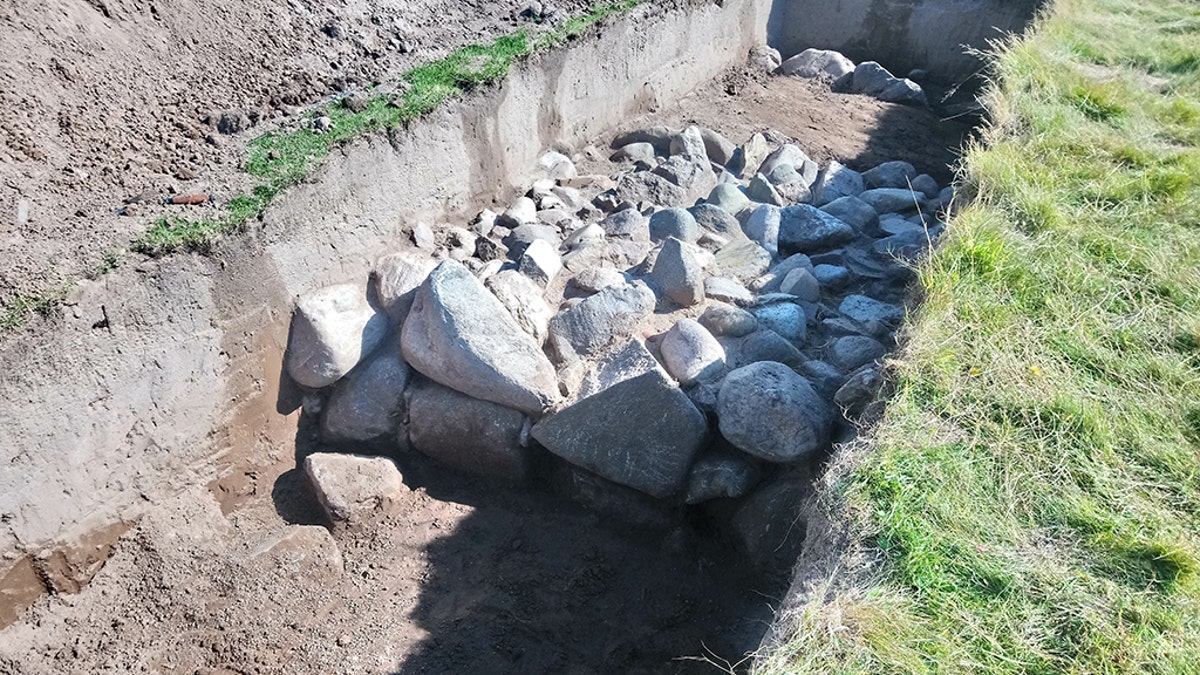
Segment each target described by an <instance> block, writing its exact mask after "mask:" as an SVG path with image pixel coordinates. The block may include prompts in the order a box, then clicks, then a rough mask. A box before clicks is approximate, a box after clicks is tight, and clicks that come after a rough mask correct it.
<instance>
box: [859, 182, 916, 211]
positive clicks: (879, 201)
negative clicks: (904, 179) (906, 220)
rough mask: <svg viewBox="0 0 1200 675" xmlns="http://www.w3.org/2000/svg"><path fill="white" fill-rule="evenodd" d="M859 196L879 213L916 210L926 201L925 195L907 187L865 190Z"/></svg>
mask: <svg viewBox="0 0 1200 675" xmlns="http://www.w3.org/2000/svg"><path fill="white" fill-rule="evenodd" d="M858 198H859V199H861V200H863V201H864V202H866V203H868V204H870V205H871V208H873V209H875V211H877V212H878V213H906V212H909V211H916V210H917V209H918V208H920V207H921V205H922V204H923V203H924V202H925V197H924V195H922V194H921V193H919V192H913V191H912V190H909V189H907V188H905V189H900V188H875V189H874V190H867V191H865V192H863V193H862V194H860V195H859V196H858Z"/></svg>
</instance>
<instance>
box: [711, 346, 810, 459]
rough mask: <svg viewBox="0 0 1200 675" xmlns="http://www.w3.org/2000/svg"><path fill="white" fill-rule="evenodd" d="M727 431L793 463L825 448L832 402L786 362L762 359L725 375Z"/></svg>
mask: <svg viewBox="0 0 1200 675" xmlns="http://www.w3.org/2000/svg"><path fill="white" fill-rule="evenodd" d="M717 419H718V421H719V424H720V428H721V435H722V436H724V437H725V438H726V440H728V441H729V442H730V443H732V444H733V445H734V446H735V447H737V448H738V449H739V450H741V451H743V452H746V453H748V454H751V455H754V456H755V457H761V458H762V459H765V460H768V461H771V462H780V463H790V462H795V461H797V460H800V459H803V458H805V457H807V456H809V455H811V454H813V453H814V452H816V451H817V450H819V449H821V448H822V447H823V446H824V444H825V442H826V439H827V437H828V434H829V426H830V423H831V416H830V411H829V408H828V406H827V405H826V404H825V402H824V401H822V400H821V398H820V397H819V396H818V395H817V393H816V391H814V390H813V388H812V385H811V384H809V382H808V380H806V379H804V378H803V377H801V376H799V375H797V374H796V373H795V371H793V370H792V369H791V368H788V367H787V366H785V365H783V364H782V363H774V362H771V361H762V362H759V363H754V364H751V365H748V366H745V367H742V368H738V369H737V370H734V371H732V372H731V373H729V374H728V375H726V376H725V381H724V383H722V385H721V392H720V394H719V395H718V398H717Z"/></svg>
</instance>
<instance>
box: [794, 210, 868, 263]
mask: <svg viewBox="0 0 1200 675" xmlns="http://www.w3.org/2000/svg"><path fill="white" fill-rule="evenodd" d="M853 238H854V228H852V227H850V226H849V225H848V224H846V222H845V221H842V220H839V219H837V218H835V217H834V216H832V215H830V214H828V213H826V212H824V211H822V210H820V209H818V208H815V207H813V206H811V205H809V204H797V205H795V206H788V207H785V208H784V209H782V210H781V211H780V213H779V250H780V251H793V252H797V251H798V252H801V253H805V252H810V251H819V250H821V249H826V248H833V247H834V246H839V245H841V244H844V243H846V242H848V241H850V240H851V239H853Z"/></svg>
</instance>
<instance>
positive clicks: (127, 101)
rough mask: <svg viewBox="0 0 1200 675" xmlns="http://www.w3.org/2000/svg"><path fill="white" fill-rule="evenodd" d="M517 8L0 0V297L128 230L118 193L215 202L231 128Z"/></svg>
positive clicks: (400, 1) (563, 6) (403, 64)
mask: <svg viewBox="0 0 1200 675" xmlns="http://www.w3.org/2000/svg"><path fill="white" fill-rule="evenodd" d="M527 4H528V2H521V1H520V0H499V1H498V2H484V1H483V0H455V2H449V3H448V2H438V1H436V0H340V1H338V2H323V1H320V0H153V1H152V2H151V1H148V0H0V47H2V48H0V304H4V303H6V302H7V301H9V300H11V299H12V298H13V296H14V295H15V294H16V293H19V292H24V293H29V292H34V291H36V290H38V289H39V288H43V287H45V286H47V285H49V284H53V283H55V282H58V281H61V280H63V279H66V278H69V277H71V276H76V277H77V276H80V275H82V274H84V273H86V272H87V271H88V270H89V269H92V268H94V267H95V266H96V265H97V264H98V263H99V262H100V261H101V260H102V259H103V255H104V253H105V251H107V250H108V249H110V248H112V247H114V246H121V245H123V244H125V243H127V242H128V241H129V240H130V239H131V238H132V237H133V236H135V235H136V234H138V233H140V232H141V231H142V229H144V227H145V223H144V222H142V220H143V219H141V218H139V217H128V216H126V217H122V216H117V215H115V211H116V210H117V209H118V208H120V207H121V206H122V205H123V202H124V201H125V200H127V199H129V198H132V197H135V196H138V195H141V194H143V193H148V195H147V196H148V197H150V198H154V199H160V198H161V197H162V196H163V195H165V194H167V193H170V192H173V191H183V192H192V191H199V190H210V189H211V190H214V191H215V192H216V193H217V196H218V198H223V197H224V198H227V197H229V196H231V194H230V192H231V191H232V185H231V175H232V174H233V173H234V171H233V170H234V169H236V167H237V164H238V162H239V158H240V152H241V151H240V147H241V146H242V145H243V144H244V142H245V141H246V140H248V139H250V138H253V137H255V136H257V135H259V134H261V133H264V132H265V131H266V130H268V129H270V128H272V127H273V126H274V125H275V124H277V123H278V122H279V121H281V120H284V119H286V118H287V116H288V115H294V114H296V113H297V112H298V111H300V109H301V107H303V106H306V105H310V104H313V103H316V102H319V101H321V100H324V99H327V98H328V97H331V96H335V95H337V94H338V93H339V92H344V91H347V90H351V89H354V88H357V87H363V86H367V85H369V84H371V83H373V82H377V81H380V80H385V79H386V78H387V77H388V76H389V75H390V76H395V75H397V74H399V73H401V72H403V71H404V70H405V69H407V68H409V67H411V66H412V65H415V64H417V63H420V62H422V61H427V60H430V59H433V58H437V57H438V56H439V55H442V54H444V53H446V52H448V51H450V50H451V49H454V48H456V47H459V46H462V45H464V44H467V43H472V42H481V41H485V40H488V39H489V38H491V37H494V36H496V35H500V34H503V33H507V32H511V31H512V30H514V29H515V27H516V25H517V20H516V19H514V18H513V17H514V16H515V14H517V13H518V12H520V10H521V9H523V8H524V7H525V6H526V5H527ZM587 4H588V2H586V0H564V1H562V2H557V3H555V7H556V8H557V9H558V10H560V11H563V12H578V11H579V10H580V9H582V8H583V7H584V6H586V5H587Z"/></svg>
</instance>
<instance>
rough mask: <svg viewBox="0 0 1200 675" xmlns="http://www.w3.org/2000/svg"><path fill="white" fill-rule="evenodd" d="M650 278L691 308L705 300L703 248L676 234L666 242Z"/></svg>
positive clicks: (668, 294)
mask: <svg viewBox="0 0 1200 675" xmlns="http://www.w3.org/2000/svg"><path fill="white" fill-rule="evenodd" d="M684 213H687V212H686V211H685V212H684ZM688 217H689V218H690V217H691V216H688ZM693 222H694V221H693ZM650 278H651V279H653V280H654V283H655V284H656V285H657V286H658V287H659V288H660V289H661V290H662V292H663V295H665V296H667V297H668V298H670V299H671V301H672V302H674V303H675V304H677V305H680V306H681V307H691V306H692V305H695V304H697V303H699V302H700V301H702V300H704V261H703V258H702V256H701V255H700V251H699V249H697V248H696V247H695V246H692V245H691V244H687V243H685V242H683V241H680V240H679V239H676V238H675V237H670V238H668V239H667V240H666V242H664V243H663V246H662V250H661V251H659V253H658V257H657V258H655V260H654V267H653V269H651V271H650Z"/></svg>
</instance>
